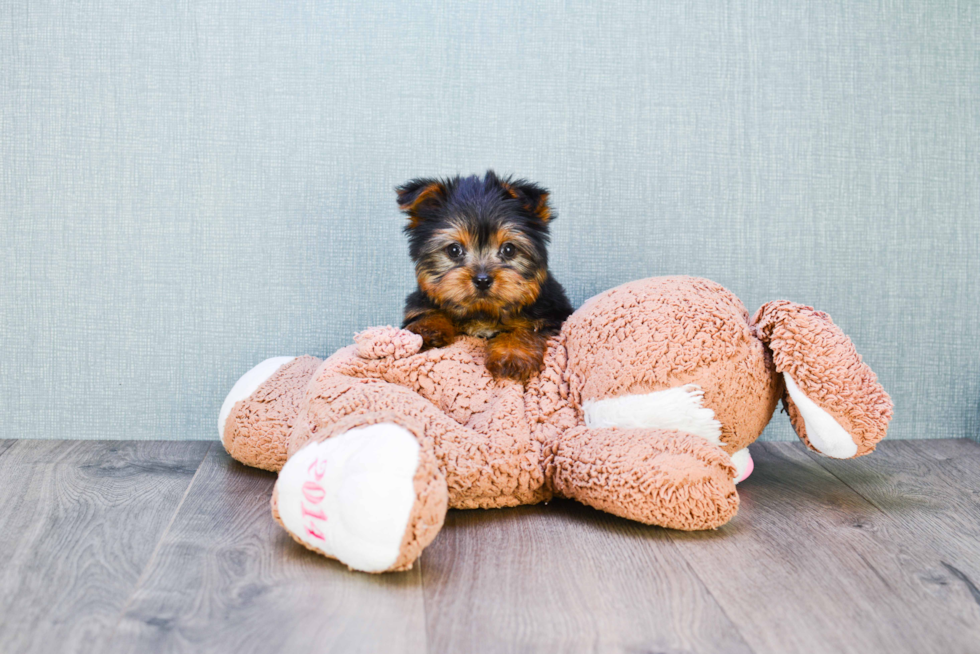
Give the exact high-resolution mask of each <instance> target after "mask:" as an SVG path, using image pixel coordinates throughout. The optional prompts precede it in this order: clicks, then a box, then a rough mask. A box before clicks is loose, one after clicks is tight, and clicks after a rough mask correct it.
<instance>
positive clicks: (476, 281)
mask: <svg viewBox="0 0 980 654" xmlns="http://www.w3.org/2000/svg"><path fill="white" fill-rule="evenodd" d="M473 286H476V287H477V289H479V290H481V291H485V290H487V289H488V288H490V287H491V286H493V277H491V276H490V275H486V274H483V273H480V274H479V275H476V276H475V277H473Z"/></svg>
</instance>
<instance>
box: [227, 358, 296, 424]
mask: <svg viewBox="0 0 980 654" xmlns="http://www.w3.org/2000/svg"><path fill="white" fill-rule="evenodd" d="M295 358H296V357H273V358H271V359H266V360H265V361H263V362H262V363H260V364H259V365H257V366H255V367H254V368H252V369H251V370H249V371H248V372H246V373H245V374H244V375H242V376H241V377H240V378H239V380H238V381H237V382H235V385H234V386H232V388H231V391H230V392H229V393H228V397H226V398H225V401H224V402H223V403H222V404H221V411H220V412H219V413H218V440H220V441H221V442H224V440H225V423H226V422H228V415H229V414H230V413H231V410H232V409H233V408H235V405H236V404H238V402H239V401H240V400H244V399H247V398H248V397H250V396H251V395H252V393H254V392H255V391H256V389H257V388H258V387H259V386H261V385H262V384H263V382H265V380H267V379H268V378H269V377H272V376H273V375H274V374H276V371H278V370H279V369H280V368H282V367H283V366H284V365H286V364H287V363H289V362H290V361H292V360H293V359H295Z"/></svg>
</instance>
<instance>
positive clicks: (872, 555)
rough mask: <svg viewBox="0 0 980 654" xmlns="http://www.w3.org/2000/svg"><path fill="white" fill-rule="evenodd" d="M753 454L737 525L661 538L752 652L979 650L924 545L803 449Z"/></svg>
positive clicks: (971, 617)
mask: <svg viewBox="0 0 980 654" xmlns="http://www.w3.org/2000/svg"><path fill="white" fill-rule="evenodd" d="M752 455H753V457H754V458H755V462H756V467H755V473H754V474H753V475H752V477H750V478H749V479H748V480H747V481H746V482H744V483H743V485H741V486H740V487H739V493H740V495H741V498H742V505H741V508H740V511H739V514H738V515H737V516H736V518H735V519H734V520H733V521H732V522H730V523H729V524H728V525H726V526H724V527H722V528H721V529H719V530H717V531H716V532H701V533H683V532H670V537H671V538H672V539H673V540H674V541H675V542H676V543H678V544H679V545H680V546H681V552H682V553H683V554H684V556H685V557H686V558H687V560H688V561H689V562H690V563H691V565H692V567H693V568H694V569H695V570H696V571H697V572H698V574H699V575H700V577H701V578H702V579H703V580H704V581H705V583H706V584H707V585H708V587H709V588H710V590H711V592H712V594H713V595H714V596H715V597H716V598H717V599H718V601H719V603H720V604H721V605H722V607H723V608H724V610H725V611H726V613H727V614H728V615H729V616H730V617H731V618H732V619H733V620H734V621H735V622H736V623H737V624H740V625H743V628H742V633H743V635H744V636H745V639H746V640H747V641H748V642H749V644H750V645H751V646H752V647H753V649H755V650H756V651H757V652H760V654H761V653H763V652H796V651H799V652H814V653H816V652H862V653H863V652H878V651H887V652H916V653H920V654H921V653H924V652H943V653H945V652H968V651H977V643H980V613H978V612H977V611H976V609H977V606H976V604H975V603H974V602H973V599H972V598H971V596H970V594H969V592H967V591H966V590H964V589H963V588H961V587H958V588H953V587H951V586H946V587H942V586H940V585H937V584H936V583H933V582H931V581H930V579H932V578H934V577H935V575H936V574H937V570H938V569H939V567H940V561H939V559H938V558H937V557H936V554H935V552H934V551H933V550H931V548H929V547H928V546H927V545H925V544H924V543H922V542H920V541H918V540H917V538H916V537H915V536H914V535H913V534H910V533H909V532H908V530H906V529H903V528H901V527H900V526H899V525H898V524H897V523H896V522H895V521H893V520H892V519H891V518H889V516H888V515H887V514H885V513H883V512H882V511H880V510H878V508H876V507H875V506H874V505H872V504H871V503H870V502H868V501H867V500H866V499H864V498H863V497H861V496H860V495H858V494H857V493H855V492H854V491H853V490H851V489H850V488H848V487H847V486H846V485H845V484H843V483H842V482H841V481H840V480H839V479H837V478H836V477H834V476H833V475H831V474H830V473H829V472H828V471H827V470H826V469H824V468H823V467H821V466H820V465H818V464H817V463H815V462H814V461H813V460H812V459H810V457H809V456H807V454H806V453H805V451H804V448H803V446H802V445H801V444H799V443H757V444H756V445H754V446H752ZM848 463H853V462H848Z"/></svg>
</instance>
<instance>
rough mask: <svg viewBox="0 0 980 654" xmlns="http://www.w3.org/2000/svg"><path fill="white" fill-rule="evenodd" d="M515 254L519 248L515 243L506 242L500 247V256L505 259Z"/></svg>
mask: <svg viewBox="0 0 980 654" xmlns="http://www.w3.org/2000/svg"><path fill="white" fill-rule="evenodd" d="M515 254H517V248H516V247H514V244H513V243H504V246H503V247H502V248H500V256H502V257H503V258H504V259H510V258H511V257H512V256H514V255H515Z"/></svg>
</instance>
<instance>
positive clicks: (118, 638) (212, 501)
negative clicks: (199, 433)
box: [0, 440, 980, 654]
mask: <svg viewBox="0 0 980 654" xmlns="http://www.w3.org/2000/svg"><path fill="white" fill-rule="evenodd" d="M752 453H753V456H754V458H755V462H756V468H755V473H754V474H753V475H752V477H750V478H749V479H748V480H747V481H746V482H744V483H743V484H742V485H741V486H739V493H740V495H741V497H742V505H741V508H740V510H739V513H738V515H737V516H736V518H735V519H734V520H733V521H732V522H731V523H729V524H728V525H726V526H725V527H723V528H722V529H719V530H717V531H714V532H703V533H684V532H674V531H667V530H664V529H658V528H652V527H645V526H643V525H638V524H635V523H631V522H628V521H626V520H621V519H618V518H615V517H612V516H609V515H606V514H603V513H600V512H597V511H593V510H591V509H588V508H586V507H583V506H580V505H577V504H575V503H572V502H565V501H555V502H552V503H550V504H549V505H547V506H534V507H522V508H517V509H504V510H494V511H451V512H450V514H449V517H448V519H447V521H446V526H445V528H444V529H443V531H442V533H441V534H440V535H439V537H438V538H437V539H436V541H435V542H434V543H433V544H432V545H431V546H430V547H429V548H428V549H427V550H426V551H425V553H424V555H423V557H422V561H421V563H420V564H419V565H416V566H415V568H414V569H413V570H412V571H410V572H406V573H399V574H388V575H380V576H378V575H365V574H360V573H355V572H350V571H348V570H347V569H346V568H345V567H344V566H342V565H340V564H338V563H336V562H333V561H328V560H326V559H323V558H321V557H319V556H316V555H314V554H312V553H310V552H308V551H307V550H305V549H303V548H302V547H300V546H298V545H296V544H295V543H294V542H293V541H292V540H291V539H290V538H289V537H288V536H287V535H286V534H285V532H283V531H282V530H281V529H280V528H279V527H278V526H277V525H275V523H274V522H273V521H272V517H271V516H270V513H269V495H270V492H271V489H272V484H273V482H274V481H275V476H274V475H272V474H270V473H265V472H261V471H257V470H252V469H249V468H245V467H244V466H241V465H239V464H237V463H235V462H234V461H232V460H231V459H230V458H229V457H228V455H227V454H225V452H224V450H223V449H222V448H221V446H220V444H218V443H205V442H119V441H113V442H83V441H27V440H25V441H0V507H2V509H0V654H7V653H19V652H97V653H102V652H139V653H145V654H153V653H156V652H234V653H236V654H238V653H248V652H261V653H263V654H266V653H271V652H384V653H389V652H390V653H393V654H394V653H399V652H635V653H641V652H651V653H652V652H663V653H667V652H670V653H677V652H736V653H740V652H744V653H753V652H754V653H758V654H762V653H769V652H772V653H782V652H807V653H819V652H862V653H865V652H888V653H894V652H915V653H923V652H942V653H943V654H946V653H958V652H978V653H980V445H977V444H975V443H973V442H970V441H965V440H939V441H936V440H932V441H891V442H885V443H883V444H881V445H880V446H879V448H878V451H877V452H875V453H874V454H873V455H871V456H869V457H864V458H861V459H857V460H854V461H834V460H831V459H825V458H822V457H818V456H816V455H813V454H811V453H809V452H807V451H806V450H805V449H804V448H803V447H802V446H801V445H800V444H799V443H765V444H756V445H754V446H752Z"/></svg>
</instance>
